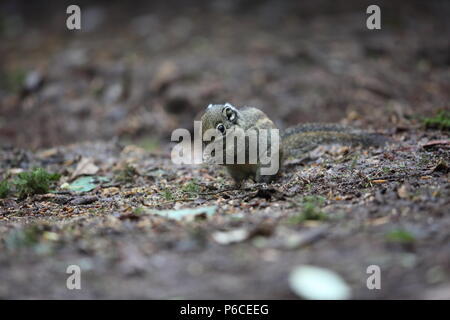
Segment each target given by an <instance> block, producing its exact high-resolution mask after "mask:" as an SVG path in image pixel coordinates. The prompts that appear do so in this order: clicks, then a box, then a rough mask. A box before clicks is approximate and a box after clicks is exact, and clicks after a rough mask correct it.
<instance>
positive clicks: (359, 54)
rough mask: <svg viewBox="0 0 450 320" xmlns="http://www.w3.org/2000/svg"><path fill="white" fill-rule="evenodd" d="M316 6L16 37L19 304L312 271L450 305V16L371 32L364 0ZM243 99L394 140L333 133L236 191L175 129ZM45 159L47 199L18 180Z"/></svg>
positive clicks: (6, 159)
mask: <svg viewBox="0 0 450 320" xmlns="http://www.w3.org/2000/svg"><path fill="white" fill-rule="evenodd" d="M416 4H417V3H416ZM304 6H305V7H304V8H302V9H303V11H302V12H303V14H299V15H296V14H294V12H295V11H289V7H287V8H285V7H283V6H281V7H279V6H277V5H275V4H274V3H272V2H268V3H267V4H266V5H265V6H260V7H257V10H256V11H255V10H253V9H254V8H253V9H252V10H249V11H248V12H246V11H245V10H244V11H242V12H241V11H240V13H239V15H238V14H235V13H233V7H231V8H221V7H220V8H219V7H218V8H212V9H211V8H210V10H209V11H202V12H201V14H200V13H199V12H197V11H195V10H192V11H189V10H187V11H185V13H184V15H183V16H182V17H181V16H177V15H174V14H173V12H171V11H170V10H169V11H167V8H166V9H164V8H157V10H160V11H158V12H159V14H154V13H152V12H153V11H152V10H150V9H149V13H148V14H144V13H142V12H145V11H142V12H140V11H139V8H134V10H136V11H137V12H139V15H138V14H137V13H136V12H133V13H130V15H131V16H132V18H130V19H127V20H126V22H123V21H122V22H123V24H120V23H118V22H117V21H121V20H120V17H122V16H121V15H120V12H122V13H123V12H125V11H123V10H122V11H121V10H117V8H116V11H115V9H114V7H112V8H110V9H105V8H103V7H95V8H90V9H89V10H90V15H91V16H94V17H96V20H95V19H94V20H95V21H103V20H106V19H109V20H110V22H108V21H104V22H103V26H102V25H98V24H96V23H92V25H91V26H90V27H91V28H92V30H90V31H89V32H85V33H83V34H81V35H73V34H69V31H67V30H65V31H64V30H62V31H60V32H59V31H53V32H50V31H49V29H52V25H51V23H53V24H58V23H59V22H60V21H59V20H58V19H59V18H55V19H53V20H51V22H48V23H49V24H43V25H39V26H40V27H39V28H34V29H33V28H32V27H33V26H30V25H26V24H25V26H23V25H22V26H15V25H12V27H11V25H10V28H11V30H9V31H8V29H3V30H7V31H8V32H6V31H2V32H4V33H3V34H2V33H0V34H1V37H2V39H3V38H4V39H10V38H8V37H11V34H14V32H17V28H19V29H20V28H25V29H21V30H19V32H20V33H19V35H17V34H16V36H15V37H20V39H21V41H9V42H8V41H6V40H5V41H2V43H5V45H4V46H3V45H2V48H0V53H1V55H2V57H3V59H2V68H1V69H0V71H1V73H2V75H3V76H2V81H3V82H2V83H0V84H1V85H2V87H1V88H2V89H1V90H0V102H1V104H0V143H1V147H0V170H1V171H0V181H1V180H6V181H8V182H9V184H10V189H11V190H10V192H9V193H8V192H6V187H5V186H4V189H3V191H4V195H3V196H2V198H0V298H4V299H10V298H26V299H28V298H31V299H34V298H52V299H59V298H69V299H89V298H99V299H109V298H119V299H123V298H151V299H157V298H159V299H201V298H208V299H216V298H224V299H295V298H298V297H299V296H298V295H297V294H296V293H295V292H294V290H293V289H292V286H293V284H292V278H290V275H291V273H292V271H293V270H295V268H296V267H298V266H303V265H312V266H317V267H323V268H326V269H328V270H332V271H333V272H334V273H336V274H337V275H339V277H340V278H341V279H342V280H343V281H344V282H345V283H346V285H347V286H348V287H349V288H350V290H351V297H352V298H357V299H381V298H386V299H398V298H411V299H424V298H426V299H436V298H445V299H449V298H450V233H449V230H450V215H449V212H450V175H449V165H450V160H449V159H450V134H449V131H448V126H447V131H446V130H439V129H437V128H430V127H429V126H428V127H427V126H425V122H424V120H423V119H425V118H428V119H430V118H433V117H436V114H437V113H438V111H439V110H443V109H448V107H449V105H448V102H449V101H450V77H449V74H450V73H449V65H450V61H449V60H448V56H447V55H446V53H448V51H447V50H448V46H447V45H448V37H447V35H448V33H447V34H446V33H445V32H441V33H436V30H437V29H439V28H440V29H439V30H442V28H443V30H444V31H445V30H448V21H447V20H446V17H447V16H446V15H445V14H442V17H441V15H440V14H439V13H436V14H435V15H433V14H429V13H427V11H426V10H421V9H420V8H421V7H420V6H418V7H412V9H411V11H408V13H409V14H408V15H407V17H406V16H405V17H404V18H403V19H401V20H398V21H396V22H395V23H394V22H392V21H391V22H389V21H390V20H389V19H386V20H385V21H386V24H385V26H384V28H383V30H381V31H379V32H378V33H370V31H368V30H367V29H365V15H364V12H365V9H364V8H363V7H361V8H359V7H358V6H354V7H351V8H347V7H345V8H344V9H342V10H337V9H336V8H328V7H326V6H325V5H324V8H328V9H329V10H330V11H331V12H328V13H326V14H320V15H317V16H315V19H310V18H309V16H310V15H311V14H313V13H314V12H316V11H315V10H318V9H317V8H315V7H314V6H310V5H306V4H304ZM386 6H387V8H393V9H396V8H395V6H394V7H389V4H388V3H386ZM427 8H428V7H427ZM397 9H398V8H397ZM428 9H429V8H428ZM130 10H131V9H130ZM155 10H156V9H155ZM165 10H166V11H165ZM227 10H228V11H227ZM277 10H278V11H277ZM286 10H287V11H286ZM335 10H337V11H335ZM430 10H431V9H430ZM433 10H435V9H433ZM438 11H439V10H438ZM63 12H64V11H63ZM117 12H119V14H118V13H117ZM224 12H226V14H224ZM269 12H270V14H269ZM274 12H278V13H279V14H278V15H277V14H274ZM358 12H359V14H360V15H361V17H360V18H358V17H359V15H358ZM115 14H116V15H115ZM123 15H124V16H125V14H123ZM386 16H387V17H389V14H386ZM106 17H108V18H106ZM62 18H63V21H64V18H65V17H62ZM363 18H364V19H363ZM114 19H119V20H114ZM111 20H112V21H113V22H115V23H111ZM238 22H239V24H237V23H238ZM412 22H414V27H412ZM62 23H64V22H62ZM273 24H277V25H278V26H279V28H273ZM117 25H121V26H122V27H121V28H116V29H114V26H117ZM299 25H301V28H299ZM149 26H151V28H150V27H149ZM238 27H239V28H238ZM27 28H29V29H30V30H31V29H32V30H33V31H32V32H25V31H26V30H28V29H27ZM446 28H447V29H446ZM53 29H55V28H53ZM55 30H58V29H55ZM149 30H151V31H152V32H149ZM111 34H114V35H115V36H114V37H111V36H110V35H111ZM162 35H164V36H162ZM0 41H1V40H0ZM125 48H126V50H125ZM225 101H229V102H231V103H233V104H235V105H237V106H241V105H244V104H245V105H252V106H256V107H259V108H261V109H263V110H264V111H266V112H267V114H269V116H270V117H271V118H273V119H274V120H275V122H276V123H277V124H278V125H279V126H280V127H281V128H286V127H288V126H289V125H293V124H295V123H299V122H305V121H323V122H340V123H344V124H351V125H353V126H356V127H362V128H369V129H370V130H375V131H377V132H380V133H382V134H384V135H385V136H387V137H389V138H390V141H389V143H388V144H387V145H386V146H384V147H383V148H368V149H363V148H360V147H348V146H337V145H332V146H318V147H317V148H316V149H315V150H313V151H312V152H310V153H309V154H307V155H305V157H304V158H303V159H301V161H300V160H297V161H296V160H290V161H288V162H287V163H286V166H285V167H284V168H283V171H282V175H281V177H280V179H279V180H277V181H276V182H275V183H273V184H269V185H265V184H253V183H250V182H248V183H247V184H246V185H245V186H244V188H243V189H241V190H231V191H224V192H220V191H221V190H223V189H224V188H227V187H228V186H229V185H230V184H231V182H232V181H231V179H230V178H229V177H228V176H227V174H226V172H225V171H224V170H223V169H222V168H220V167H219V168H218V167H212V166H207V165H197V166H188V165H175V164H174V163H173V162H172V161H171V159H170V150H171V147H172V146H173V144H171V143H170V142H169V140H170V133H171V132H172V130H173V129H175V128H179V127H185V128H188V129H191V128H192V126H193V120H194V119H198V116H199V114H201V112H202V110H203V108H204V107H205V106H206V105H207V104H208V103H223V102H225ZM435 119H437V118H435ZM447 121H448V119H447ZM33 168H43V169H45V170H46V171H47V172H50V173H58V174H59V177H58V178H56V181H54V182H53V183H51V184H50V188H49V189H46V188H45V187H44V188H43V190H44V191H43V192H38V194H35V192H33V190H35V189H36V183H34V184H33V183H32V182H30V185H32V186H31V187H30V188H31V189H23V184H22V185H21V184H20V183H18V181H19V180H20V179H22V180H20V181H22V182H23V183H25V182H24V181H28V180H29V179H30V178H29V177H28V178H27V177H25V175H24V173H25V172H30V171H33V170H34V169H33ZM27 179H28V180H27ZM42 179H44V180H45V179H46V178H42ZM14 184H15V186H14ZM20 188H22V189H20ZM20 190H23V192H22V194H18V192H19V191H20ZM30 190H31V191H30ZM19 193H20V192H19ZM0 195H2V187H1V186H0ZM168 210H169V211H168ZM69 265H78V266H79V267H80V268H81V279H82V280H81V285H82V289H81V290H68V289H67V287H66V280H67V277H68V276H69V275H68V274H67V273H66V270H67V267H68V266H69ZM371 265H376V266H379V267H380V270H381V289H380V290H369V289H368V288H367V285H366V281H367V278H368V277H369V274H368V273H367V268H368V267H369V266H371ZM318 281H320V279H319V280H318ZM324 281H325V280H324Z"/></svg>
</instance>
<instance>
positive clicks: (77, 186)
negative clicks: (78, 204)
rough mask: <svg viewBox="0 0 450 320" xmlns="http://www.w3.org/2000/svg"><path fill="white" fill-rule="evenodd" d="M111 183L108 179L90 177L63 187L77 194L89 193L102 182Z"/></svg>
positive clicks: (80, 178)
mask: <svg viewBox="0 0 450 320" xmlns="http://www.w3.org/2000/svg"><path fill="white" fill-rule="evenodd" d="M107 181H109V179H108V178H106V177H98V176H88V177H86V176H85V177H79V178H78V179H76V180H75V181H73V182H72V183H70V184H66V183H65V184H64V185H62V186H61V188H63V189H68V190H71V191H75V192H88V191H91V190H93V189H95V188H96V187H97V186H98V185H100V184H101V183H102V182H107Z"/></svg>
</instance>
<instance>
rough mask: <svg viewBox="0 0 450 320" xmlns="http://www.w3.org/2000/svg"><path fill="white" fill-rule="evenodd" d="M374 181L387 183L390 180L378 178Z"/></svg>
mask: <svg viewBox="0 0 450 320" xmlns="http://www.w3.org/2000/svg"><path fill="white" fill-rule="evenodd" d="M371 182H372V183H386V182H388V180H384V179H376V180H372V181H371Z"/></svg>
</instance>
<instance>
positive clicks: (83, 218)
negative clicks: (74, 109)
mask: <svg viewBox="0 0 450 320" xmlns="http://www.w3.org/2000/svg"><path fill="white" fill-rule="evenodd" d="M416 134H420V135H421V136H422V137H424V136H430V137H436V136H440V137H441V138H443V137H445V136H447V134H446V133H444V132H438V131H417V132H414V131H411V132H409V134H408V135H409V139H410V140H402V141H400V140H401V139H399V140H398V144H395V143H394V144H393V145H391V146H388V147H386V149H385V150H383V151H382V152H380V150H378V149H369V150H361V149H359V148H356V147H355V148H350V149H349V150H348V152H349V154H350V156H349V157H347V160H344V159H342V158H341V155H340V154H336V153H332V154H328V153H324V154H322V155H321V157H320V158H318V159H316V160H314V161H311V162H309V163H307V164H301V165H300V164H299V165H296V166H289V167H288V168H286V169H284V172H283V175H282V177H281V180H279V181H277V182H276V183H275V184H273V185H272V186H269V187H267V186H264V185H255V184H251V183H249V184H247V186H246V187H245V188H244V189H243V190H241V191H237V190H231V191H226V192H222V193H216V194H214V193H212V194H211V193H208V192H205V191H207V190H211V189H213V190H221V189H223V188H225V187H227V184H228V183H230V182H231V180H230V179H229V177H228V176H227V175H226V173H225V172H224V171H223V170H222V169H219V170H218V168H213V167H208V166H194V167H190V166H175V165H173V164H172V163H171V162H170V160H169V159H167V158H165V157H159V156H156V157H155V156H152V155H151V154H150V153H148V152H145V151H144V150H141V151H139V149H138V148H137V147H135V148H134V150H135V152H134V153H133V154H132V156H133V165H134V166H135V167H136V168H138V169H139V174H135V175H134V177H133V182H124V183H123V184H120V183H119V184H115V185H114V186H111V184H110V183H109V182H106V184H99V185H98V186H97V187H96V188H94V189H91V190H90V191H87V192H81V193H80V192H76V191H68V190H67V189H61V188H59V187H58V188H56V190H55V193H50V194H44V195H36V196H34V197H29V198H27V199H22V200H21V199H18V198H14V197H7V198H6V199H2V200H0V201H1V211H0V239H1V242H0V247H1V249H2V250H1V254H0V265H1V266H2V273H1V275H0V280H1V283H2V286H1V287H0V296H2V297H19V296H20V297H30V298H31V297H75V295H74V293H72V292H68V291H66V290H65V287H64V285H60V282H61V281H62V280H61V279H62V278H63V277H64V270H65V265H66V264H79V265H80V266H83V267H82V268H83V270H86V272H85V276H86V280H85V281H86V284H85V286H84V289H83V291H82V292H80V293H77V294H76V296H77V297H85V298H88V297H102V298H114V297H115V298H118V297H147V298H171V297H176V296H183V297H188V298H201V297H205V296H208V297H215V298H230V297H238V298H294V297H295V295H294V293H293V291H292V290H291V288H290V286H289V284H288V276H289V274H290V272H291V270H292V269H293V268H294V267H295V266H297V265H304V264H308V265H313V266H314V265H316V266H320V267H324V268H327V269H329V270H332V271H333V272H336V273H338V274H339V275H340V276H341V277H343V279H344V280H345V282H346V283H347V284H348V285H349V288H351V292H352V297H355V298H374V297H378V298H381V297H384V298H423V297H429V296H430V295H431V296H433V294H434V293H433V292H435V290H438V289H439V288H441V287H445V286H446V285H448V283H449V276H450V274H449V270H450V269H449V264H448V263H449V261H450V251H449V247H448V245H449V238H448V228H449V227H450V216H449V215H448V212H450V201H449V199H450V188H449V182H450V181H449V175H448V171H446V170H434V169H435V168H436V166H438V165H439V164H440V163H442V159H448V158H449V155H450V150H448V149H446V148H440V149H435V150H433V151H424V150H423V149H414V150H413V149H411V150H409V149H408V150H407V151H402V150H404V147H403V146H404V145H408V144H409V143H410V142H409V141H414V138H413V137H415V135H416ZM396 139H397V138H396ZM94 150H102V151H103V152H107V153H108V154H109V157H108V160H107V161H106V162H105V158H104V156H103V154H101V153H100V152H95V151H94ZM59 151H60V152H61V153H62V154H64V155H66V156H65V159H61V162H59V163H58V162H55V163H52V164H50V165H47V166H45V165H44V164H45V158H42V157H39V156H36V155H33V154H30V157H29V161H30V162H31V163H33V165H43V166H44V167H46V168H47V169H48V170H51V171H54V172H64V171H65V172H66V177H70V175H71V168H72V169H75V168H76V167H77V165H78V163H77V161H80V160H79V159H80V157H78V156H77V154H78V153H86V152H89V153H91V154H93V157H94V159H95V161H96V163H98V164H99V166H100V167H102V175H103V176H104V177H113V175H114V174H115V171H114V168H115V166H116V165H117V163H120V162H126V161H128V160H129V159H130V157H131V155H130V153H129V148H128V147H122V148H120V147H117V146H116V145H115V144H114V143H103V144H100V143H95V144H87V143H84V144H79V145H72V146H70V147H60V148H59ZM2 152H3V151H2ZM7 152H9V151H7ZM16 154H19V152H16ZM37 154H39V153H37ZM386 154H394V155H395V161H394V160H392V159H391V157H390V156H386ZM356 155H357V156H358V161H357V162H355V163H354V161H353V160H352V159H353V158H354V156H356ZM425 156H426V161H424V160H423V159H424V157H425ZM71 157H73V162H72V164H71V166H70V167H66V165H65V163H68V161H70V158H71ZM77 159H78V160H77ZM102 159H103V160H102ZM111 160H112V161H111ZM350 164H351V165H350ZM63 168H65V169H64V170H63ZM9 169H13V168H9ZM155 169H157V170H159V171H160V172H162V173H163V174H162V175H161V176H160V177H158V178H155V177H154V176H152V175H148V174H146V172H154V171H155ZM210 177H215V178H214V179H211V178H210ZM380 178H382V179H380ZM374 179H378V180H383V182H380V183H373V181H374ZM64 180H65V176H64V175H63V176H62V177H61V180H60V183H62V184H63V181H64ZM192 181H195V184H196V186H195V187H193V186H192V184H191V183H192ZM258 190H260V191H258ZM261 190H266V191H261ZM164 191H168V192H170V193H171V194H173V198H172V200H167V197H166V196H165V194H164ZM274 194H283V197H278V196H273V195H274ZM267 195H270V196H267ZM203 208H204V209H203ZM165 210H166V211H165ZM167 210H168V211H167ZM180 210H181V211H180ZM211 210H214V214H206V215H202V213H203V212H205V213H206V212H209V213H212V212H210V211H211ZM164 212H166V213H164ZM159 213H161V214H159ZM185 214H186V216H190V217H191V218H189V219H185V218H182V216H184V215H185ZM198 214H200V215H198ZM172 215H173V216H172ZM196 215H197V216H196ZM319 217H320V218H319ZM325 217H326V218H325ZM127 248H128V249H127ZM130 248H132V249H130ZM129 249H130V250H131V251H130V250H129ZM125 251H127V252H128V251H129V252H130V253H129V254H128V253H125ZM128 259H130V261H128ZM372 264H376V265H379V266H380V268H381V270H383V282H382V283H383V284H382V285H383V288H384V290H381V291H376V292H375V291H369V290H367V288H366V287H365V284H364V283H365V280H364V279H366V278H367V274H366V269H367V267H368V266H369V265H372ZM33 272H39V273H40V274H41V275H42V277H40V278H39V279H37V278H31V277H30V278H28V276H25V277H24V276H23V274H29V273H33ZM363 280H364V281H363ZM180 282H181V283H183V286H180V285H179V283H180ZM30 283H31V284H32V285H30ZM49 284H50V285H49ZM394 284H395V285H394ZM123 287H126V288H128V289H126V290H125V291H123V290H116V289H118V288H123ZM411 288H414V290H411ZM439 292H440V291H439Z"/></svg>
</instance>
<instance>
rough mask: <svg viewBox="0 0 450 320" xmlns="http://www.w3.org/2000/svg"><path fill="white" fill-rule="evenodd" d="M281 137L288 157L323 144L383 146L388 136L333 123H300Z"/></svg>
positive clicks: (296, 156)
mask: <svg viewBox="0 0 450 320" xmlns="http://www.w3.org/2000/svg"><path fill="white" fill-rule="evenodd" d="M281 139H282V142H283V143H282V145H283V149H284V150H283V155H284V156H285V157H286V158H288V157H295V158H298V157H302V156H304V154H305V153H306V152H308V151H311V150H312V149H314V148H315V147H317V146H319V145H322V144H335V143H337V144H343V145H363V146H382V145H384V144H385V143H386V141H387V139H386V137H384V136H382V135H380V134H377V133H368V132H364V131H362V130H358V129H355V128H352V127H348V126H344V125H339V124H331V123H330V124H328V123H307V124H300V125H297V126H295V127H291V128H288V129H287V130H286V131H285V132H284V134H283V136H282V138H281Z"/></svg>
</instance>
